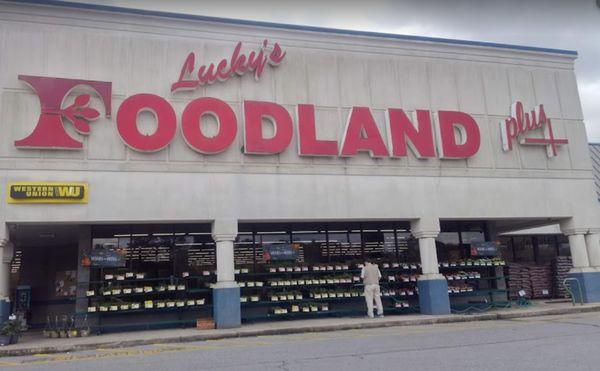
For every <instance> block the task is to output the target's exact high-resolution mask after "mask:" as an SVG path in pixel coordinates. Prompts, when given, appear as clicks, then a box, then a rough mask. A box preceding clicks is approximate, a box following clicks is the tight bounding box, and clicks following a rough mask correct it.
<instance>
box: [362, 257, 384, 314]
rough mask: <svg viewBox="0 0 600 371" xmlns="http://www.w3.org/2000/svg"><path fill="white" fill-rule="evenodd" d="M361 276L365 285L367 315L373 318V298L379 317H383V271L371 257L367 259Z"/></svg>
mask: <svg viewBox="0 0 600 371" xmlns="http://www.w3.org/2000/svg"><path fill="white" fill-rule="evenodd" d="M360 278H362V280H363V284H364V285H365V300H366V302H367V315H368V316H369V317H371V318H373V300H375V304H376V305H377V317H380V318H382V317H383V305H382V304H381V290H380V288H379V280H380V279H381V272H380V271H379V267H378V266H377V264H372V263H371V262H370V261H369V259H365V265H364V267H363V268H362V270H361V272H360Z"/></svg>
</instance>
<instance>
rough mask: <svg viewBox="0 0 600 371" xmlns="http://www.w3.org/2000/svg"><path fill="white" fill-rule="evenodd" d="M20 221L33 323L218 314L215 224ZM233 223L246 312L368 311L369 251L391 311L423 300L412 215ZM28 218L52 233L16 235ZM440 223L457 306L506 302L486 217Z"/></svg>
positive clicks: (445, 271)
mask: <svg viewBox="0 0 600 371" xmlns="http://www.w3.org/2000/svg"><path fill="white" fill-rule="evenodd" d="M19 229H20V230H21V231H22V232H23V234H19V233H18V232H17V233H16V234H15V239H14V241H15V243H16V244H17V245H18V249H17V252H18V253H17V254H16V255H15V259H18V260H19V264H18V265H17V266H15V273H14V275H13V284H12V287H13V289H16V288H19V290H21V291H22V290H27V288H30V291H29V294H30V305H29V306H28V307H27V306H25V307H23V308H21V310H22V311H24V312H26V317H27V320H28V324H29V325H30V326H31V327H32V328H63V327H68V326H75V325H77V326H84V327H86V326H87V327H89V328H91V329H93V330H94V331H98V332H109V331H125V330H136V329H153V328H164V327H189V326H195V325H196V321H197V320H198V319H210V318H212V316H213V295H212V293H213V290H212V289H213V287H214V286H215V282H216V278H217V272H216V269H217V264H216V259H217V254H216V246H215V242H214V241H213V236H212V235H211V226H210V224H175V225H174V224H137V225H93V226H58V227H57V226H50V225H45V226H19V227H18V228H16V229H15V230H19ZM238 229H239V231H238V234H237V237H236V238H235V242H234V261H235V272H234V274H235V281H236V284H237V285H238V286H239V288H240V295H239V296H240V298H239V303H240V304H239V305H240V307H241V320H242V322H254V321H265V320H289V319H296V318H319V317H326V316H362V315H364V313H365V302H364V296H363V289H362V282H361V278H360V270H361V268H362V266H363V263H364V259H365V258H370V259H371V260H373V261H374V262H375V263H376V264H378V265H379V268H380V270H381V273H382V279H381V293H382V299H383V304H384V311H385V313H386V314H405V313H419V312H420V310H421V308H420V305H419V304H420V303H419V287H418V282H417V281H418V278H419V276H420V275H421V274H422V269H421V260H420V255H419V244H418V240H417V239H416V238H414V237H413V235H412V234H411V231H410V223H408V222H403V221H397V222H392V221H369V222H309V223H307V222H298V223H240V224H239V226H238ZM34 230H35V231H36V232H35V233H37V235H40V236H45V239H46V240H47V242H44V238H42V237H40V238H37V239H29V240H26V239H24V238H21V239H20V238H19V236H25V235H26V233H25V232H27V233H28V235H29V236H31V235H32V231H34ZM51 230H54V232H53V233H54V234H51V232H50V231H51ZM441 230H442V231H441V232H440V233H439V235H438V237H437V238H436V250H437V255H438V257H439V264H438V265H439V271H440V273H441V274H442V275H443V277H445V279H446V280H447V283H448V295H449V297H450V304H451V308H452V310H454V311H463V310H465V309H468V308H474V307H475V308H476V307H494V306H505V305H506V304H507V290H506V285H505V273H504V259H503V256H502V255H500V256H474V255H473V253H472V250H471V247H472V246H474V245H475V244H478V243H482V242H485V241H486V240H488V239H489V238H488V237H487V231H486V223H485V222H478V221H461V222H456V221H454V222H453V221H446V222H442V223H441ZM502 250H503V249H500V251H502Z"/></svg>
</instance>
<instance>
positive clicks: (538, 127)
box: [500, 101, 569, 157]
mask: <svg viewBox="0 0 600 371" xmlns="http://www.w3.org/2000/svg"><path fill="white" fill-rule="evenodd" d="M510 115H511V117H510V118H508V119H506V120H505V121H503V122H500V134H501V135H500V136H501V138H502V149H503V150H504V151H505V152H508V151H512V149H513V146H514V142H515V141H518V142H519V144H522V145H542V146H546V154H547V155H548V157H554V156H556V155H557V146H559V145H563V144H567V143H569V141H568V140H567V139H562V138H556V137H555V136H554V130H553V128H552V121H551V120H550V119H549V118H548V117H547V116H546V112H545V111H544V105H543V104H540V105H539V106H537V107H535V108H534V109H533V110H532V111H531V112H525V110H524V108H523V103H521V102H519V101H517V102H515V103H513V104H512V106H511V108H510ZM534 131H542V132H543V137H542V138H531V137H525V134H528V133H530V132H534Z"/></svg>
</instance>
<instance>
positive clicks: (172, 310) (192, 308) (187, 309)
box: [75, 304, 212, 317]
mask: <svg viewBox="0 0 600 371" xmlns="http://www.w3.org/2000/svg"><path fill="white" fill-rule="evenodd" d="M210 309H212V304H204V305H197V306H183V307H173V308H140V309H129V310H117V311H108V312H76V313H75V315H76V316H78V317H83V316H88V317H91V316H101V317H104V316H107V317H109V316H118V315H123V314H156V313H177V312H193V311H194V312H203V311H206V310H210Z"/></svg>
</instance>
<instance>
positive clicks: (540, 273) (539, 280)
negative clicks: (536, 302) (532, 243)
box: [529, 264, 553, 299]
mask: <svg viewBox="0 0 600 371" xmlns="http://www.w3.org/2000/svg"><path fill="white" fill-rule="evenodd" d="M529 279H530V280H531V288H532V290H533V298H534V299H549V298H551V297H552V288H553V280H552V266H551V265H550V264H547V265H531V266H529Z"/></svg>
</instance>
